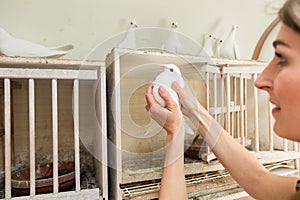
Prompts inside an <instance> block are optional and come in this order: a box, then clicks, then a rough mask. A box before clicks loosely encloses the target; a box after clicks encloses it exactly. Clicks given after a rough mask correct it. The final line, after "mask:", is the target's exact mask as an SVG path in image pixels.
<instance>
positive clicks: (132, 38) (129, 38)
mask: <svg viewBox="0 0 300 200" xmlns="http://www.w3.org/2000/svg"><path fill="white" fill-rule="evenodd" d="M137 27H138V25H137V23H136V22H135V21H131V22H130V24H129V29H128V31H127V32H126V36H125V38H124V39H123V40H122V42H121V43H120V44H119V45H118V48H121V49H136V34H135V31H136V28H137Z"/></svg>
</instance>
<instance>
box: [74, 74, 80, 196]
mask: <svg viewBox="0 0 300 200" xmlns="http://www.w3.org/2000/svg"><path fill="white" fill-rule="evenodd" d="M73 102H74V106H73V110H74V112H73V113H74V148H75V190H76V191H77V192H79V191H80V154H79V81H78V80H74V87H73Z"/></svg>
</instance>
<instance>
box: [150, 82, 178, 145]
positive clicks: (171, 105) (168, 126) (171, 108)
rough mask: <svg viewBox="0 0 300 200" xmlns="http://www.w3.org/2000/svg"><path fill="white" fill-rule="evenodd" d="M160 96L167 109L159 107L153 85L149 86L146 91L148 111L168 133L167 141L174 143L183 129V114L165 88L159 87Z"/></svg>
mask: <svg viewBox="0 0 300 200" xmlns="http://www.w3.org/2000/svg"><path fill="white" fill-rule="evenodd" d="M159 95H160V96H161V97H162V99H163V100H164V101H165V103H166V105H165V107H162V106H161V105H159V103H158V102H157V101H156V100H155V98H154V96H153V84H151V83H150V84H149V85H148V87H147V90H146V100H147V105H146V110H147V111H148V112H149V115H150V117H151V118H152V119H154V120H155V121H156V122H157V123H158V124H159V125H161V126H162V127H163V128H164V129H165V130H166V131H167V134H168V136H167V141H168V142H170V141H173V139H174V138H175V137H176V136H177V134H178V133H179V132H180V129H181V128H182V127H181V126H182V113H181V111H180V108H179V107H178V105H177V104H176V103H175V102H174V101H173V99H172V98H171V97H170V94H169V92H168V91H167V90H166V89H165V88H164V87H162V86H161V87H159Z"/></svg>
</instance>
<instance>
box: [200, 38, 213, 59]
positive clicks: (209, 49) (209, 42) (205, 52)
mask: <svg viewBox="0 0 300 200" xmlns="http://www.w3.org/2000/svg"><path fill="white" fill-rule="evenodd" d="M214 44H215V40H214V37H213V36H212V35H211V34H205V35H204V36H203V47H202V50H201V52H200V56H208V57H212V56H214Z"/></svg>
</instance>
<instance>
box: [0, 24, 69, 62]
mask: <svg viewBox="0 0 300 200" xmlns="http://www.w3.org/2000/svg"><path fill="white" fill-rule="evenodd" d="M72 48H73V45H64V46H57V47H45V46H42V45H40V44H36V43H33V42H30V41H27V40H23V39H19V38H15V37H13V36H11V35H10V34H9V33H8V32H6V31H5V30H4V29H3V28H1V27H0V53H1V54H4V55H6V56H11V57H43V58H45V57H60V56H63V55H65V54H66V53H68V50H70V49H72Z"/></svg>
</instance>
